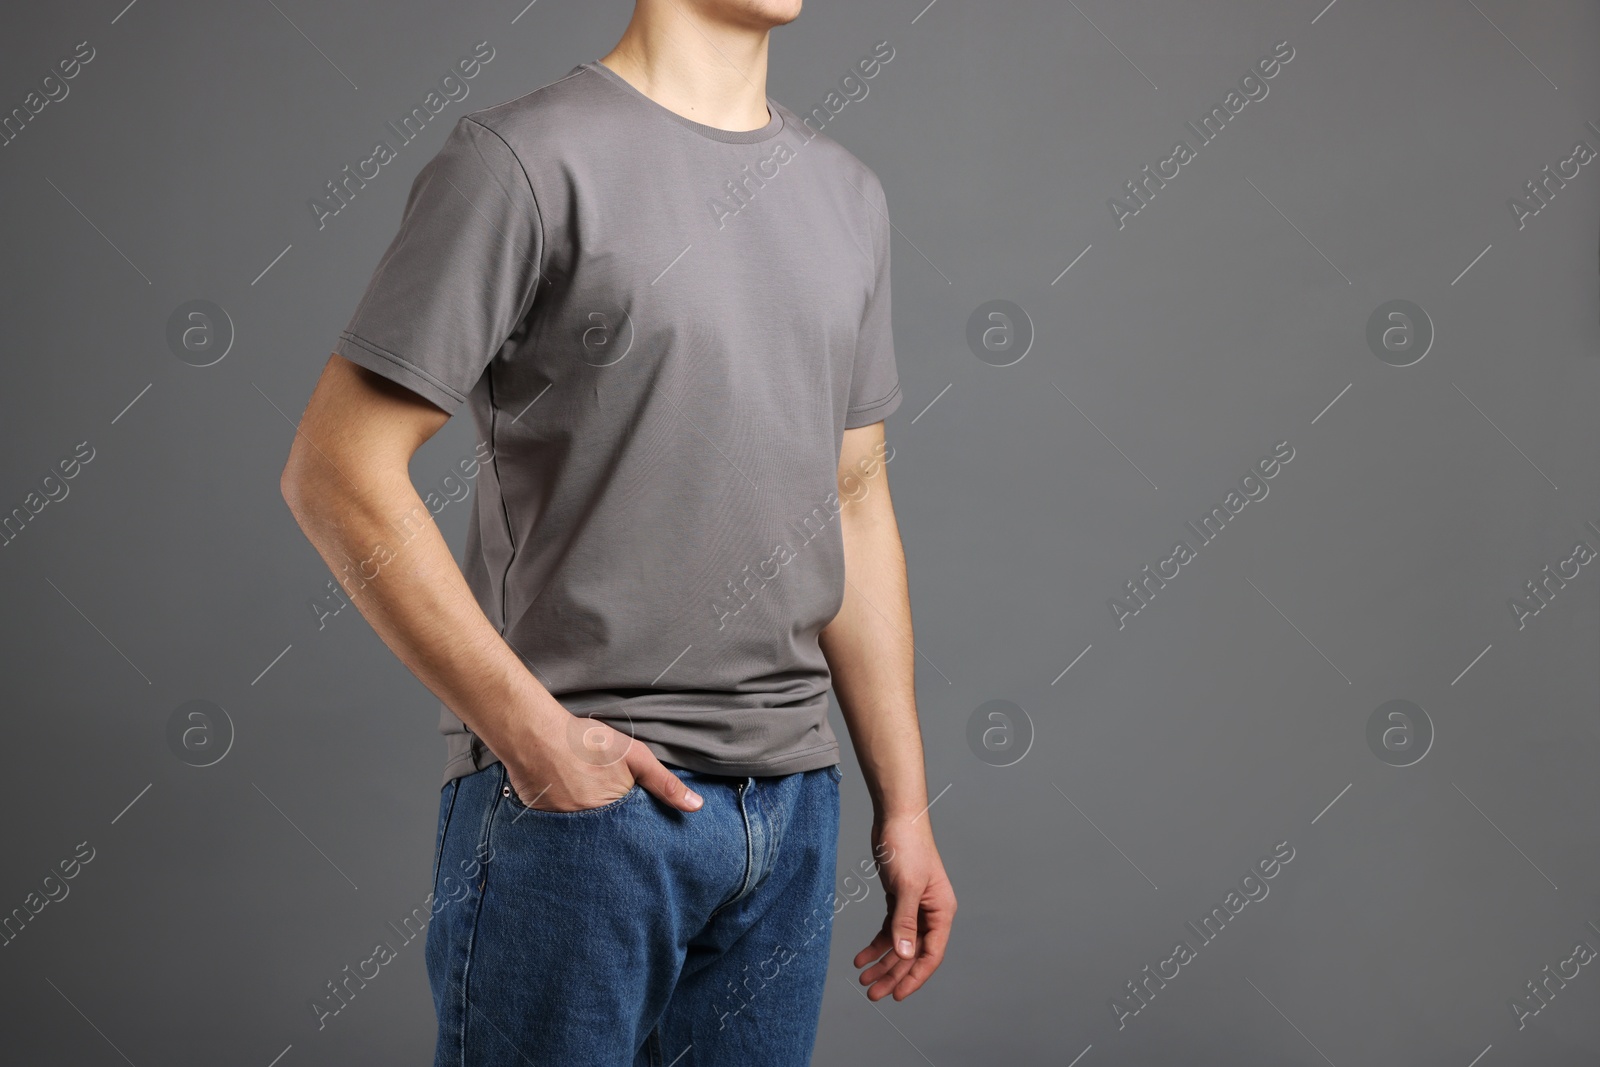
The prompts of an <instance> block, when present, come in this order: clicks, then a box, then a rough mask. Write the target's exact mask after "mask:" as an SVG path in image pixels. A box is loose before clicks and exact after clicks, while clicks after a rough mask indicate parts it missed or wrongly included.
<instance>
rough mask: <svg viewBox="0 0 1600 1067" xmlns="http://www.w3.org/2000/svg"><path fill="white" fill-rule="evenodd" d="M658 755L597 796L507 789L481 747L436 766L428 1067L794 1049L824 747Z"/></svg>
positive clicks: (811, 959)
mask: <svg viewBox="0 0 1600 1067" xmlns="http://www.w3.org/2000/svg"><path fill="white" fill-rule="evenodd" d="M672 770H673V772H674V773H675V774H677V776H678V777H679V778H681V779H683V781H684V782H686V783H688V784H689V785H690V786H691V787H692V788H693V789H694V790H695V792H697V793H699V794H700V795H701V796H702V797H704V798H705V804H704V806H703V807H701V809H700V810H699V811H696V812H690V813H685V812H680V811H676V810H674V809H672V808H670V807H668V806H667V805H665V804H663V803H661V802H660V801H658V800H657V799H656V798H655V797H654V796H652V795H650V794H649V793H647V792H645V791H644V790H643V789H642V788H640V787H639V786H637V785H636V786H634V787H633V789H632V790H630V791H629V792H628V793H627V795H625V796H624V797H622V798H621V799H620V800H617V801H614V802H612V803H610V804H607V805H605V806H604V807H600V808H594V809H590V810H587V811H577V812H547V811H538V810H534V809H531V808H527V807H524V806H523V804H522V803H521V801H519V800H518V798H517V796H516V793H515V792H514V791H512V790H511V788H510V784H509V782H508V780H507V777H506V773H505V768H504V767H503V766H502V765H501V764H498V763H496V764H494V765H493V766H491V767H487V768H485V769H484V770H481V771H478V772H476V773H474V774H470V775H467V776H465V777H462V778H456V779H454V780H452V781H451V782H449V783H447V784H446V785H445V786H444V789H443V792H442V793H441V795H440V801H439V835H438V848H437V853H436V860H435V864H434V896H435V899H436V903H435V909H436V914H435V916H434V918H433V919H432V921H431V922H430V923H429V926H428V941H427V961H428V981H429V984H430V985H431V987H432V989H433V1002H434V1009H435V1011H436V1012H437V1013H438V1017H439V1041H438V1046H437V1050H436V1053H435V1059H434V1063H435V1067H444V1065H446V1064H449V1065H452V1067H499V1065H502V1064H504V1065H506V1067H513V1065H515V1067H546V1065H550V1067H751V1065H759V1067H790V1065H793V1067H802V1065H805V1064H808V1063H810V1061H811V1048H812V1045H813V1043H814V1042H815V1039H816V1030H817V1017H818V1015H819V1014H820V1012H821V1009H822V988H823V982H824V979H825V978H826V977H827V966H828V941H829V935H830V934H831V932H832V929H833V912H834V906H833V900H834V895H833V882H834V858H835V852H836V844H837V841H838V833H839V778H840V771H839V768H838V766H837V765H835V766H832V767H825V768H822V769H819V770H814V771H802V772H799V773H795V774H787V775H781V776H777V777H766V778H742V777H739V778H735V777H725V776H722V775H713V774H701V773H699V772H696V771H688V770H684V769H682V768H677V767H674V768H672Z"/></svg>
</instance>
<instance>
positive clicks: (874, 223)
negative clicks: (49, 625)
mask: <svg viewBox="0 0 1600 1067" xmlns="http://www.w3.org/2000/svg"><path fill="white" fill-rule="evenodd" d="M799 9H800V2H799V0H638V3H637V5H636V8H635V11H634V14H633V18H632V21H631V22H630V23H629V26H628V28H627V31H626V33H625V34H624V36H623V37H622V39H621V41H620V42H619V43H618V44H617V46H616V48H615V49H614V50H613V51H612V52H611V53H610V54H608V55H607V56H605V57H604V58H603V59H602V60H600V61H599V62H591V63H585V64H582V65H580V66H577V67H574V68H573V69H572V71H571V72H569V73H568V74H567V75H566V76H565V77H563V78H561V79H559V80H558V81H556V82H554V83H552V84H550V85H547V86H545V87H543V88H541V89H538V90H535V91H534V92H531V93H529V94H527V95H526V96H523V97H520V98H518V99H515V100H512V101H509V102H507V103H504V104H500V105H498V106H496V107H490V108H487V109H484V110H482V111H478V112H475V113H473V114H471V115H468V116H466V117H465V118H462V119H461V120H460V121H458V122H457V124H456V126H455V128H454V129H453V130H452V132H451V133H450V135H449V137H448V139H447V141H446V142H445V144H444V146H443V148H442V149H441V150H440V151H439V153H438V155H437V156H436V157H434V158H433V159H432V160H431V161H430V162H429V163H428V164H427V165H426V166H425V167H424V168H423V170H422V171H421V173H420V174H419V175H418V177H417V179H416V181H415V183H414V184H413V185H412V188H411V193H410V196H409V199H408V200H407V203H406V208H405V214H404V218H403V220H402V223H401V227H400V231H399V233H398V234H397V235H396V236H395V238H394V240H393V242H392V243H391V244H390V246H389V248H388V250H387V251H386V252H385V254H384V256H383V259H382V261H381V262H380V263H379V264H378V267H377V270H376V272H375V273H374V274H373V276H372V279H371V281H370V283H369V284H368V287H367V291H366V295H365V296H364V297H363V298H362V300H361V303H360V304H359V306H358V307H357V308H356V311H355V313H354V316H353V317H352V319H351V320H350V323H349V325H348V326H347V328H346V329H345V330H344V331H343V332H342V333H341V335H340V339H339V342H338V345H337V347H336V348H335V351H334V355H333V357H332V358H330V359H329V361H328V364H327V366H326V368H325V369H324V371H323V374H322V378H321V380H320V381H319V383H318V384H317V388H316V391H315V393H314V394H313V396H312V397H311V400H310V403H309V404H308V406H307V409H306V413H305V416H304V418H303V420H302V423H301V431H300V433H299V434H298V435H297V437H296V439H295V443H294V447H293V450H292V453H291V455H290V458H289V461H288V464H287V466H286V469H285V471H284V475H283V493H284V497H285V499H286V500H287V501H288V503H289V506H290V508H291V509H292V510H293V512H294V515H295V517H296V519H297V520H298V521H299V523H300V525H301V527H302V528H303V529H304V530H305V532H306V535H307V537H309V538H310V540H311V541H312V543H313V544H314V545H315V546H316V548H317V550H318V551H319V552H320V553H321V554H322V556H323V558H324V559H325V560H326V561H327V562H328V564H329V565H330V566H331V567H333V568H334V569H335V570H336V571H339V570H340V569H342V568H344V567H345V565H346V563H347V562H348V561H360V562H361V565H360V571H359V573H360V575H361V579H362V584H361V586H360V588H359V589H357V590H354V591H353V592H354V603H356V605H357V606H358V607H359V608H360V610H361V611H362V613H363V615H364V616H365V617H366V618H367V619H368V620H369V621H370V622H371V624H372V626H373V628H374V629H375V630H376V631H377V632H378V634H379V636H381V637H382V638H383V640H384V641H385V642H386V643H387V644H388V645H389V647H390V648H391V649H393V650H394V652H395V654H396V655H397V656H399V657H400V659H401V660H402V661H403V662H404V663H405V664H406V666H407V667H409V668H410V669H411V670H412V671H413V672H414V673H415V674H416V676H417V677H418V678H419V679H420V680H421V681H422V682H423V683H424V684H425V685H427V686H428V687H429V689H431V690H432V691H433V692H434V693H435V694H436V695H438V697H439V698H440V700H441V701H442V702H443V708H442V710H441V730H442V732H443V733H444V734H445V737H446V740H447V754H448V760H447V764H446V769H445V782H444V788H443V791H442V794H441V799H440V812H439V831H438V848H437V854H436V858H435V865H434V893H435V905H434V907H435V916H434V918H433V920H432V922H431V924H430V926H429V930H428V942H427V963H428V974H429V980H430V984H431V986H432V989H433V995H434V1002H435V1007H436V1010H437V1012H438V1016H439V1039H438V1046H437V1054H436V1055H437V1059H436V1063H438V1064H445V1063H450V1064H471V1065H498V1064H508V1065H509V1064H519V1065H520V1064H538V1065H544V1064H559V1065H562V1067H594V1065H602V1067H609V1065H616V1067H628V1065H632V1064H667V1063H673V1064H677V1065H679V1067H691V1065H714V1067H721V1065H735V1064H737V1065H741V1067H745V1065H760V1067H774V1065H778V1067H781V1065H787V1064H804V1063H807V1062H809V1059H810V1053H811V1048H812V1045H813V1042H814V1039H815V1033H816V1024H817V1016H818V1013H819V1011H820V1007H821V999H822V988H823V980H824V978H825V974H826V966H827V961H828V936H829V932H830V930H831V922H832V917H833V914H834V911H835V907H836V905H835V897H834V892H833V887H834V878H835V853H836V843H837V831H838V805H839V795H838V782H839V779H840V776H841V772H840V768H839V766H838V763H839V746H838V743H837V741H836V740H835V738H834V736H833V733H832V731H831V730H830V728H829V725H828V719H827V707H828V704H827V700H828V697H827V690H828V688H829V685H830V681H831V685H832V688H833V691H834V693H835V694H836V696H837V697H838V700H839V705H840V709H841V712H842V714H843V716H844V719H845V722H846V724H847V725H848V728H849V732H850V735H851V739H852V741H853V743H854V745H855V748H856V752H857V755H858V758H859V761H860V764H861V768H862V774H863V776H864V778H865V780H866V786H867V790H868V792H869V794H870V795H871V798H872V802H873V806H874V811H875V818H874V821H873V829H872V840H871V848H872V858H871V859H867V858H865V857H863V859H862V869H863V870H864V871H865V872H866V873H868V874H874V873H875V874H876V876H877V877H878V878H879V879H880V881H881V884H882V887H883V889H884V891H885V894H886V897H887V901H888V915H887V917H886V919H885V921H884V924H883V928H882V930H881V931H880V932H879V933H878V935H877V936H876V937H875V938H874V939H873V940H872V942H871V944H869V945H868V946H867V947H866V948H864V949H863V950H862V951H861V952H860V953H859V954H858V955H857V956H856V957H855V966H856V967H857V968H861V969H863V970H862V974H861V975H860V981H861V983H862V984H863V985H864V986H866V987H867V995H868V997H869V998H871V999H872V1000H874V1001H876V1000H880V999H882V998H883V997H885V996H893V997H894V998H895V999H896V1000H902V999H904V998H905V997H906V996H908V995H910V994H911V993H912V992H914V991H915V990H917V989H918V988H920V987H921V986H922V984H923V983H924V982H925V981H926V980H927V979H928V977H929V975H930V974H932V973H933V971H934V970H935V968H937V967H938V966H939V964H940V961H941V960H942V959H943V956H944V950H945V944H946V940H947V937H948V932H949V927H950V922H951V918H952V916H953V915H954V913H955V908H956V902H955V896H954V894H953V892H952V891H951V888H950V883H949V881H948V879H947V878H946V876H945V872H944V868H943V864H942V863H941V861H940V858H939V854H938V851H937V849H936V848H935V846H934V841H933V834H932V830H931V828H930V823H931V819H930V817H929V814H928V796H927V791H926V787H925V782H924V775H923V768H922V750H921V741H920V737H919V733H918V725H917V717H916V707H915V698H914V694H913V680H912V676H913V655H914V653H913V648H912V637H911V618H910V608H909V605H908V602H907V593H906V580H905V563H904V557H903V554H902V549H901V544H900V538H899V532H898V529H897V526H896V523H895V518H894V511H893V508H892V506H891V504H890V499H889V487H888V481H887V474H886V470H885V461H886V458H887V456H888V450H887V447H886V445H885V443H884V434H883V422H882V420H883V419H884V417H885V416H886V415H888V414H889V413H890V412H892V411H893V410H895V408H896V407H897V406H898V404H899V402H900V388H899V383H898V378H897V375H896V369H895V361H894V350H893V346H892V341H891V335H890V303H889V235H890V230H889V224H888V216H887V214H886V207H885V203H884V199H883V193H882V189H881V187H880V186H879V184H878V181H877V178H876V177H875V176H874V175H873V174H872V172H871V171H870V170H868V169H867V168H866V167H865V166H864V165H862V164H861V163H860V162H859V161H858V160H856V159H855V158H854V157H853V156H851V155H850V154H849V153H848V152H846V151H845V150H844V149H843V148H841V147H840V146H839V145H837V144H836V143H834V142H833V141H831V140H829V139H828V138H826V137H823V136H821V135H820V134H816V133H814V131H812V130H810V129H808V128H807V127H806V126H805V125H804V124H803V123H802V122H801V121H800V120H799V119H798V118H797V117H796V116H795V115H794V114H793V113H792V112H790V111H788V110H787V109H785V108H783V107H781V106H780V105H778V104H777V103H775V102H774V101H771V100H769V99H767V98H766V95H765V88H764V87H765V84H766V70H767V41H768V33H769V31H770V30H771V28H772V27H774V26H778V25H782V24H784V23H787V22H789V21H791V20H792V19H793V18H794V17H795V16H796V15H798V13H799ZM890 54H891V55H892V52H891V53H890ZM866 62H867V61H863V63H866ZM863 73H865V69H863ZM873 73H876V72H875V71H874V72H873ZM462 405H466V406H467V407H468V409H469V410H470V411H471V413H472V417H473V420H474V423H475V425H476V428H477V431H478V435H479V437H480V439H481V442H482V443H481V444H480V447H479V451H478V453H477V458H476V460H474V461H468V463H467V468H466V469H476V472H477V473H476V477H477V479H478V485H479V492H478V498H477V503H476V505H475V509H474V510H473V512H472V513H471V516H470V520H469V526H468V547H467V556H466V559H465V563H464V565H463V569H460V570H458V568H457V567H456V565H455V561H454V559H453V558H452V556H451V554H450V551H449V548H448V546H447V545H446V544H445V542H444V540H443V539H442V538H441V536H440V534H439V532H438V529H437V528H436V527H435V526H434V525H433V523H432V522H431V520H430V519H429V518H428V511H427V509H426V508H425V507H424V506H423V503H422V501H421V500H420V499H419V497H418V495H417V492H416V490H415V489H414V488H413V487H412V484H411V481H410V477H409V474H408V464H409V461H410V459H411V457H412V455H413V454H414V453H415V452H416V450H417V448H418V447H419V446H421V445H422V444H423V442H425V441H427V440H428V439H429V438H430V437H431V436H432V435H433V434H434V433H435V432H436V431H437V430H438V429H439V427H440V426H442V425H443V424H444V422H445V421H446V420H447V419H448V418H449V416H450V414H451V413H452V412H454V411H455V410H456V409H457V408H458V407H460V406H462ZM478 460H481V463H480V462H478ZM480 861H481V862H480ZM875 865H876V869H875V870H874V866H875Z"/></svg>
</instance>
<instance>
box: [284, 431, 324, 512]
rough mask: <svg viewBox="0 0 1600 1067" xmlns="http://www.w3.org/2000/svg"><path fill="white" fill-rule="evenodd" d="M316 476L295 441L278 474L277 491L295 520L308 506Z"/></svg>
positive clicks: (312, 495) (313, 493)
mask: <svg viewBox="0 0 1600 1067" xmlns="http://www.w3.org/2000/svg"><path fill="white" fill-rule="evenodd" d="M316 482H317V479H316V476H315V474H314V473H313V471H312V470H311V469H310V467H309V464H308V463H307V462H306V460H305V458H304V457H303V456H302V455H301V452H300V444H299V442H298V440H297V441H296V442H295V446H294V448H293V449H292V450H291V451H290V453H289V459H288V461H287V462H285V463H284V465H283V472H282V473H281V474H279V475H278V492H279V494H280V495H281V496H282V497H283V502H284V503H285V504H287V505H288V506H289V511H290V512H291V513H292V514H293V515H294V517H295V519H296V520H300V519H301V517H302V516H303V515H304V514H305V511H306V508H307V507H308V506H310V504H311V502H312V500H313V498H314V495H315V490H316Z"/></svg>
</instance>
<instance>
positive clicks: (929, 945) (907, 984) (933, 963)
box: [894, 916, 950, 1000]
mask: <svg viewBox="0 0 1600 1067" xmlns="http://www.w3.org/2000/svg"><path fill="white" fill-rule="evenodd" d="M927 918H928V928H927V929H926V930H925V931H923V934H922V953H921V955H919V956H918V957H917V958H916V959H915V960H913V961H912V963H911V966H910V967H909V968H908V969H907V970H906V973H905V974H904V975H903V976H901V978H900V980H899V981H898V982H896V983H895V987H894V999H895V1000H904V999H906V998H907V997H909V996H910V995H911V994H913V993H915V992H916V991H917V990H919V989H921V988H922V985H923V983H924V982H926V981H927V980H928V979H929V978H931V977H933V972H934V971H937V970H938V969H939V965H940V964H941V963H943V962H944V950H945V945H946V944H948V943H949V940H950V924H949V920H948V918H944V917H937V918H936V917H935V916H927ZM938 919H942V920H943V921H938Z"/></svg>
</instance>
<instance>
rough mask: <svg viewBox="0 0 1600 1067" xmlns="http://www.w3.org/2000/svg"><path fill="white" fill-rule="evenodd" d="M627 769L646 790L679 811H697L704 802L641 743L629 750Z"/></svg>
mask: <svg viewBox="0 0 1600 1067" xmlns="http://www.w3.org/2000/svg"><path fill="white" fill-rule="evenodd" d="M628 769H629V770H630V771H632V772H633V779H634V781H636V782H638V783H639V784H640V785H641V786H643V787H644V789H645V791H646V792H648V793H650V794H652V795H654V796H656V797H659V798H660V799H661V800H663V801H665V802H666V803H668V804H670V805H672V806H673V807H674V808H677V809H678V810H679V811H699V810H700V805H702V804H704V803H705V801H704V800H702V799H701V797H700V794H699V793H696V792H695V791H694V790H693V789H690V788H689V787H688V786H686V785H684V784H683V779H681V778H679V777H678V776H677V775H676V774H673V773H672V772H671V771H669V770H668V769H667V765H666V764H664V763H662V762H661V761H660V760H659V759H657V758H656V755H655V753H654V752H651V751H650V750H649V749H648V748H645V747H644V745H642V744H634V745H633V746H632V748H631V749H630V750H629V752H628Z"/></svg>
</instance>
